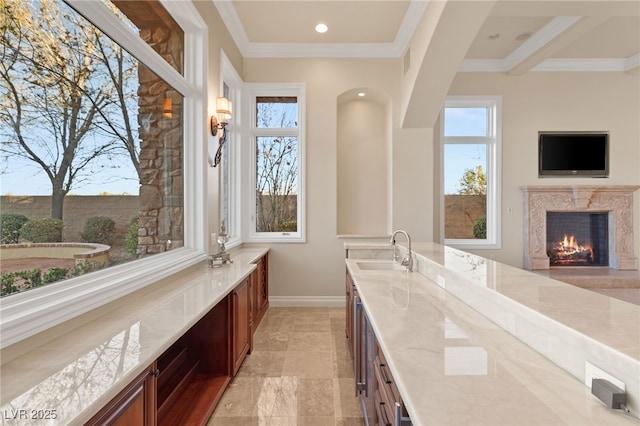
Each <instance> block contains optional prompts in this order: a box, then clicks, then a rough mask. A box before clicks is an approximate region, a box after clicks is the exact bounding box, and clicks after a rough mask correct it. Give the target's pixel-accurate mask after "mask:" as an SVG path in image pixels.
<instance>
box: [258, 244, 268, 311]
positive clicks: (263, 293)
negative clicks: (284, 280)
mask: <svg viewBox="0 0 640 426" xmlns="http://www.w3.org/2000/svg"><path fill="white" fill-rule="evenodd" d="M268 256H269V254H265V255H264V256H263V257H262V258H261V259H260V260H259V261H258V268H257V269H256V270H257V271H258V286H257V287H258V288H257V289H256V293H257V301H256V302H257V309H258V318H259V319H262V317H263V316H264V314H265V312H266V311H267V309H268V308H269V257H268Z"/></svg>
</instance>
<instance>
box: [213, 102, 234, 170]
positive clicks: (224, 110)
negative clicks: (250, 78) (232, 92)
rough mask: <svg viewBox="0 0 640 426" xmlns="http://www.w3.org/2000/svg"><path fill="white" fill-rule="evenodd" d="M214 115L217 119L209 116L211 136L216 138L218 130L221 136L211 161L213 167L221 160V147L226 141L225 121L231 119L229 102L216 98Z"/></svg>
mask: <svg viewBox="0 0 640 426" xmlns="http://www.w3.org/2000/svg"><path fill="white" fill-rule="evenodd" d="M216 113H217V114H218V117H216V116H215V115H212V116H211V122H210V125H211V135H212V136H217V135H218V130H220V131H221V132H222V134H221V135H220V139H219V141H218V150H217V151H216V155H215V157H214V159H213V167H216V166H217V165H218V164H220V159H221V158H222V147H223V145H224V143H225V142H226V141H227V132H228V130H227V129H226V127H227V120H229V119H230V118H231V101H230V100H229V99H227V98H224V97H220V98H216Z"/></svg>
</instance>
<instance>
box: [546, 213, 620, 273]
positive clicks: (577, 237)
mask: <svg viewBox="0 0 640 426" xmlns="http://www.w3.org/2000/svg"><path fill="white" fill-rule="evenodd" d="M607 222H608V215H607V213H584V212H547V255H548V256H549V265H550V266H607V265H608V242H609V241H608V223H607Z"/></svg>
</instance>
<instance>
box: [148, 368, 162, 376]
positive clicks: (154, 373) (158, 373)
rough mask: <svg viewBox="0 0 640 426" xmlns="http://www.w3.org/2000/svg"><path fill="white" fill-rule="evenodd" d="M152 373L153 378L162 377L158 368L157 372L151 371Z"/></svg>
mask: <svg viewBox="0 0 640 426" xmlns="http://www.w3.org/2000/svg"><path fill="white" fill-rule="evenodd" d="M150 373H151V375H152V376H154V377H158V376H159V375H160V370H158V369H157V368H156V369H155V370H151V371H150Z"/></svg>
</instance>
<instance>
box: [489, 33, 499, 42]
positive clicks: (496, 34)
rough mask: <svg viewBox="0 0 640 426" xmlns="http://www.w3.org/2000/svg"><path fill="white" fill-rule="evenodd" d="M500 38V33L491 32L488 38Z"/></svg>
mask: <svg viewBox="0 0 640 426" xmlns="http://www.w3.org/2000/svg"><path fill="white" fill-rule="evenodd" d="M499 38H500V33H495V34H491V35H490V36H489V40H497V39H499Z"/></svg>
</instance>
